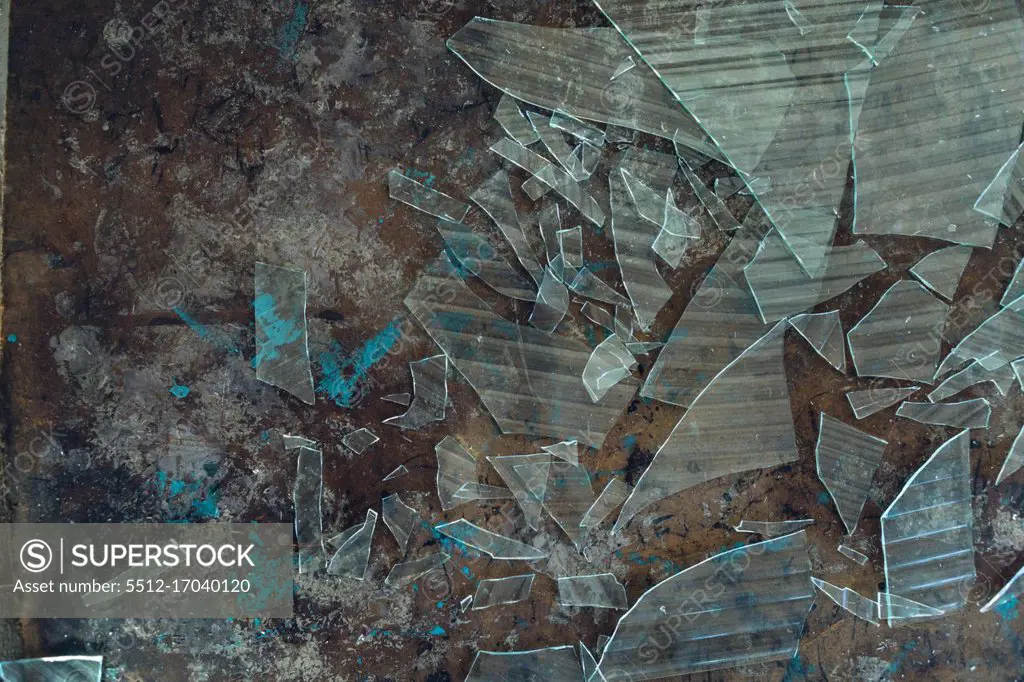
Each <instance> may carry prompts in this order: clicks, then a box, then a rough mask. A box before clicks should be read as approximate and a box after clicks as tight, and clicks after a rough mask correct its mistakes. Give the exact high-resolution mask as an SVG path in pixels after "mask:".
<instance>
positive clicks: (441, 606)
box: [437, 601, 444, 609]
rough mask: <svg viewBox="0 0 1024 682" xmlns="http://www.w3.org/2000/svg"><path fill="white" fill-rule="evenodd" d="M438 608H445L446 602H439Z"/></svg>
mask: <svg viewBox="0 0 1024 682" xmlns="http://www.w3.org/2000/svg"><path fill="white" fill-rule="evenodd" d="M437 608H439V609H443V608H444V602H443V601H439V602H437Z"/></svg>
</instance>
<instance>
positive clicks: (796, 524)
mask: <svg viewBox="0 0 1024 682" xmlns="http://www.w3.org/2000/svg"><path fill="white" fill-rule="evenodd" d="M812 523H814V519H796V520H793V521H747V520H746V519H741V520H740V525H738V526H736V532H737V533H757V534H758V535H763V536H765V537H766V538H776V537H779V536H780V535H787V534H789V533H793V532H795V531H798V530H800V529H801V528H806V527H807V526H809V525H811V524H812Z"/></svg>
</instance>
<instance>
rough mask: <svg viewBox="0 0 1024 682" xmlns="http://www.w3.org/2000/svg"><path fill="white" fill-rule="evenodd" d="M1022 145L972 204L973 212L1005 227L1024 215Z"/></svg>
mask: <svg viewBox="0 0 1024 682" xmlns="http://www.w3.org/2000/svg"><path fill="white" fill-rule="evenodd" d="M1022 149H1024V144H1021V145H1020V146H1019V147H1017V149H1015V150H1014V152H1013V153H1012V154H1010V158H1008V159H1007V160H1006V163H1004V164H1003V166H1002V168H1000V169H999V172H998V173H996V176H995V177H994V178H993V179H992V182H990V183H989V185H988V187H986V188H985V190H984V191H983V192H982V193H981V195H980V196H978V200H977V201H975V202H974V210H975V211H977V212H978V213H981V214H982V215H985V216H988V217H990V218H994V219H995V220H997V221H999V222H1000V223H1001V224H1003V225H1005V226H1006V227H1013V224H1014V223H1016V222H1017V219H1018V218H1020V216H1021V213H1024V155H1022V154H1021V150H1022Z"/></svg>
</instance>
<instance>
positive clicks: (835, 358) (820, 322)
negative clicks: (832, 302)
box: [789, 310, 846, 374]
mask: <svg viewBox="0 0 1024 682" xmlns="http://www.w3.org/2000/svg"><path fill="white" fill-rule="evenodd" d="M789 326H791V327H792V328H793V329H795V330H797V332H798V333H799V334H800V336H802V337H804V339H805V340H806V341H807V343H809V344H811V348H813V349H814V352H815V353H817V354H818V355H820V356H821V357H822V358H824V359H825V361H826V362H827V363H828V364H830V365H832V366H833V367H834V368H835V369H837V370H839V371H840V372H842V373H844V374H845V373H846V337H845V336H844V334H843V325H842V322H840V320H839V311H835V310H833V311H832V312H828V313H804V314H802V315H796V316H794V317H791V318H789Z"/></svg>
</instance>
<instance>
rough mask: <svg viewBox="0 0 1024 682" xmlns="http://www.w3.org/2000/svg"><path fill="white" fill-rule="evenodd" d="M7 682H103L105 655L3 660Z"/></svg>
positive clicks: (0, 670)
mask: <svg viewBox="0 0 1024 682" xmlns="http://www.w3.org/2000/svg"><path fill="white" fill-rule="evenodd" d="M0 680H3V681H4V682H102V680H103V657H102V656H47V657H46V658H22V659H20V660H16V661H0Z"/></svg>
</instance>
